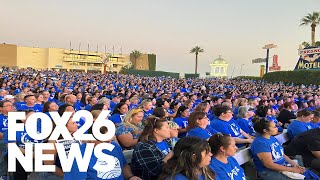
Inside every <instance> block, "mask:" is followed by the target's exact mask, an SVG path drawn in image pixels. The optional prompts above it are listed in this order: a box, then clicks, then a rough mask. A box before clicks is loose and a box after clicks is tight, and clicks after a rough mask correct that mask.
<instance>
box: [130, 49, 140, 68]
mask: <svg viewBox="0 0 320 180" xmlns="http://www.w3.org/2000/svg"><path fill="white" fill-rule="evenodd" d="M131 55H132V56H133V59H134V62H133V67H134V69H137V59H138V58H139V57H140V56H141V55H142V53H141V52H140V51H138V50H134V51H132V52H131Z"/></svg>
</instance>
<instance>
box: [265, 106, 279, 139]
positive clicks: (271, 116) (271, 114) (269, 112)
mask: <svg viewBox="0 0 320 180" xmlns="http://www.w3.org/2000/svg"><path fill="white" fill-rule="evenodd" d="M264 112H265V117H266V118H267V119H268V120H269V121H273V122H274V123H275V124H276V126H277V128H278V132H279V133H282V132H283V128H282V123H281V122H279V121H278V120H277V118H276V110H275V109H273V108H272V107H270V106H266V107H265V108H264Z"/></svg>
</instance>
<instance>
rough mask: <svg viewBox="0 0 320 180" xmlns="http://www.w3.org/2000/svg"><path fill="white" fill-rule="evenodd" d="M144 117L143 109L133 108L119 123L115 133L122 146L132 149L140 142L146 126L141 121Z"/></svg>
mask: <svg viewBox="0 0 320 180" xmlns="http://www.w3.org/2000/svg"><path fill="white" fill-rule="evenodd" d="M142 119H143V110H142V109H140V108H137V109H131V110H129V111H128V113H127V114H126V116H125V117H124V119H123V121H122V122H121V123H119V124H118V126H117V127H116V134H115V135H116V137H117V139H118V142H119V144H120V145H121V147H123V148H125V149H132V148H133V147H134V146H135V145H136V144H137V143H138V138H139V136H140V134H141V132H142V130H143V128H144V127H143V125H142V123H141V121H142Z"/></svg>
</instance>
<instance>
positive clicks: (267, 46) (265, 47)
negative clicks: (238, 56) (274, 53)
mask: <svg viewBox="0 0 320 180" xmlns="http://www.w3.org/2000/svg"><path fill="white" fill-rule="evenodd" d="M276 47H277V45H275V44H266V45H265V46H264V47H262V49H266V50H267V58H266V74H267V73H268V68H269V66H268V64H269V49H272V48H276Z"/></svg>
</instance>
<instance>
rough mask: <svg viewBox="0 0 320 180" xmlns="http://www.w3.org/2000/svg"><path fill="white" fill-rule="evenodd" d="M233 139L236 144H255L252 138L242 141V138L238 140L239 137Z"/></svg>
mask: <svg viewBox="0 0 320 180" xmlns="http://www.w3.org/2000/svg"><path fill="white" fill-rule="evenodd" d="M233 139H234V140H235V141H236V144H245V143H249V144H251V143H252V142H253V139H251V138H248V139H242V138H238V137H233Z"/></svg>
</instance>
